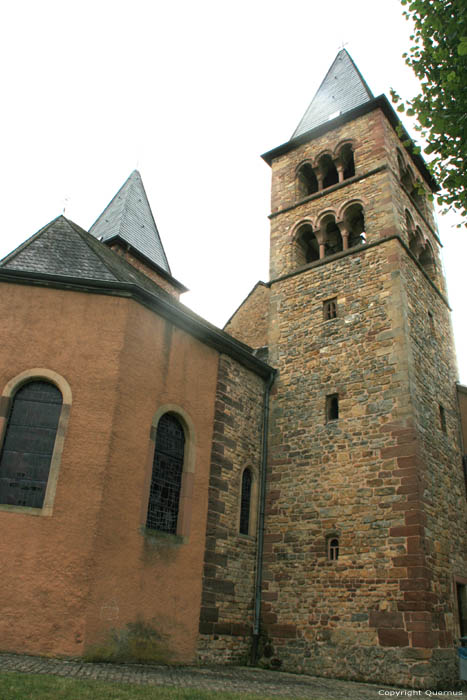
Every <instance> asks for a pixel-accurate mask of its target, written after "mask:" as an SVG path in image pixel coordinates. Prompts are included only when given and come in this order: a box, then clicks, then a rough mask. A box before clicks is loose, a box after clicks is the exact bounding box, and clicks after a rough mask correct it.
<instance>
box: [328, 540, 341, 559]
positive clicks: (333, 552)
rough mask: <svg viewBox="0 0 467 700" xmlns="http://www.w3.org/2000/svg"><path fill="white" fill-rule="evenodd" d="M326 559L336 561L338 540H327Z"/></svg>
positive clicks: (337, 557)
mask: <svg viewBox="0 0 467 700" xmlns="http://www.w3.org/2000/svg"><path fill="white" fill-rule="evenodd" d="M328 559H329V561H337V560H338V559H339V538H338V537H330V538H329V539H328Z"/></svg>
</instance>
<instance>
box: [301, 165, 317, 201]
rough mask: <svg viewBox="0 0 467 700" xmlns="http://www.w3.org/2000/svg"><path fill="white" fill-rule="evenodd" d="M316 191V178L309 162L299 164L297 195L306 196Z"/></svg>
mask: <svg viewBox="0 0 467 700" xmlns="http://www.w3.org/2000/svg"><path fill="white" fill-rule="evenodd" d="M317 191H318V180H317V178H316V175H315V172H314V170H313V168H312V167H311V165H310V163H305V164H304V165H302V166H301V168H300V169H299V171H298V173H297V196H298V198H299V199H302V198H303V197H308V195H310V194H314V193H315V192H317Z"/></svg>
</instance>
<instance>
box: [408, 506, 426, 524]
mask: <svg viewBox="0 0 467 700" xmlns="http://www.w3.org/2000/svg"><path fill="white" fill-rule="evenodd" d="M405 522H406V524H407V525H415V524H416V523H417V524H420V525H426V515H425V513H424V512H423V511H421V510H411V511H409V512H407V513H406V515H405Z"/></svg>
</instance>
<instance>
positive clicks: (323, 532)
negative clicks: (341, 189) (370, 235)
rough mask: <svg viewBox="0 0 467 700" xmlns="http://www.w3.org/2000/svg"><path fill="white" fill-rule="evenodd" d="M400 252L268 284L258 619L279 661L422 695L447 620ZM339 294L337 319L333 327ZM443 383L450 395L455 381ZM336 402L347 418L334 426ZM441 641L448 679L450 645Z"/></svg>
mask: <svg viewBox="0 0 467 700" xmlns="http://www.w3.org/2000/svg"><path fill="white" fill-rule="evenodd" d="M404 256H405V257H407V253H406V251H405V249H404V248H403V247H402V245H401V244H400V242H399V241H398V240H397V239H393V240H388V241H386V242H381V244H379V245H376V246H374V247H373V246H371V247H370V246H369V247H368V248H367V249H361V250H359V251H355V252H350V253H349V254H348V255H346V256H344V257H341V258H340V259H337V260H329V261H323V263H322V264H320V265H316V264H314V266H312V267H311V268H310V269H309V270H307V271H303V272H301V273H299V274H297V275H294V276H291V277H289V278H287V279H284V280H280V281H277V282H276V283H273V284H272V285H271V325H270V339H269V346H270V362H271V364H272V365H273V366H276V367H277V368H278V369H279V377H278V379H277V381H276V385H275V394H274V402H273V411H272V425H271V443H270V444H271V452H270V455H271V462H270V472H269V477H268V483H269V492H268V507H267V520H266V524H267V534H266V540H265V541H266V545H265V547H266V554H265V569H266V573H265V580H266V583H265V588H266V590H265V593H264V596H263V601H264V605H263V612H264V615H263V621H264V623H265V631H266V634H267V636H268V638H269V640H270V642H271V648H272V649H273V657H272V659H273V660H274V663H276V664H280V663H282V664H283V666H285V667H286V668H294V669H299V670H306V671H308V672H310V673H319V674H325V675H330V676H336V675H338V676H341V677H347V678H352V677H353V678H356V679H357V678H360V679H367V680H370V679H372V680H375V679H380V680H381V681H383V680H384V681H385V682H394V683H399V684H400V683H402V684H404V683H407V684H414V683H415V684H419V685H423V684H427V683H433V682H436V681H437V680H438V678H437V677H436V673H437V672H438V671H439V667H437V668H435V665H434V664H433V662H431V663H427V662H426V661H427V659H430V658H431V657H432V646H430V644H426V643H425V642H426V639H425V637H424V634H423V630H425V631H426V630H427V627H428V626H429V625H430V633H429V636H430V639H431V638H432V634H433V630H434V629H436V631H437V632H436V634H438V633H439V631H440V629H441V627H442V624H443V623H441V622H439V618H437V617H431V613H432V608H431V607H430V605H431V604H432V598H431V594H430V591H429V590H427V588H428V585H429V584H428V581H429V576H428V574H427V568H429V566H430V565H431V562H430V561H429V560H428V558H427V553H426V552H425V551H423V552H422V551H421V549H420V548H421V547H422V545H421V540H419V539H418V538H423V531H424V525H425V522H426V520H425V518H426V517H428V515H427V514H426V513H425V501H424V496H423V494H424V475H423V469H422V468H421V467H420V465H419V461H420V460H422V459H423V456H422V454H423V447H422V440H421V439H420V435H419V433H418V430H417V423H416V420H415V418H414V395H413V392H414V386H413V382H414V381H415V378H414V377H413V376H412V370H413V367H412V360H411V355H410V352H411V338H410V333H409V325H408V312H406V311H405V298H406V294H407V292H406V289H405V281H403V280H401V273H400V269H401V265H402V259H403V258H404ZM410 264H412V265H413V266H416V264H415V263H414V262H413V261H412V260H411V259H410ZM418 275H419V276H420V278H423V280H424V282H423V283H424V285H425V287H426V288H429V290H431V291H430V292H428V293H429V294H430V295H431V292H432V291H433V290H432V287H431V285H430V284H429V282H427V280H426V278H425V277H424V275H423V273H422V272H421V271H419V270H418ZM414 294H416V292H414ZM433 294H434V295H436V293H435V292H433ZM331 297H336V298H337V318H336V319H332V320H327V321H326V320H324V318H323V308H322V307H323V301H324V300H326V299H327V298H331ZM437 298H438V299H439V297H437ZM440 303H442V302H440ZM425 315H426V317H428V315H427V314H425ZM447 342H448V341H447ZM448 356H449V353H448ZM420 371H423V366H422V367H421V369H420ZM446 381H447V382H448V384H449V381H451V385H450V386H451V392H452V386H453V384H452V381H453V379H452V376H451V379H449V378H446ZM445 390H446V391H449V388H446V389H445ZM331 394H338V396H339V418H338V419H337V420H331V421H329V420H328V421H326V412H325V404H326V396H328V395H331ZM449 405H450V404H448V406H449ZM451 458H452V455H451ZM329 537H339V542H340V553H339V559H338V560H337V561H330V560H329V559H328V556H327V550H326V542H327V538H329ZM422 549H423V547H422ZM432 593H433V591H432ZM451 600H452V598H451ZM449 605H452V602H451V603H448V607H449ZM436 639H437V640H440V641H439V642H438V641H437V643H436V646H437V647H439V648H438V658H439V659H444V660H446V658H447V659H450V660H449V663H447V664H445V671H446V675H447V676H449V675H450V674H451V678H452V672H453V667H452V647H451V649H448V643H449V642H448V639H447V638H444V637H442V636H438V637H436ZM445 657H446V658H445Z"/></svg>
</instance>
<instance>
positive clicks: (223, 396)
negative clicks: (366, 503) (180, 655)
mask: <svg viewBox="0 0 467 700" xmlns="http://www.w3.org/2000/svg"><path fill="white" fill-rule="evenodd" d="M263 391H264V388H263V380H262V379H260V378H259V377H257V376H256V375H254V374H253V373H252V372H250V371H249V370H247V369H245V368H244V367H242V366H240V365H239V364H237V363H236V362H235V360H233V359H231V358H229V357H227V356H225V355H222V356H221V358H220V361H219V374H218V384H217V398H216V404H215V416H214V436H213V445H212V455H211V475H210V482H209V505H208V520H207V530H206V550H205V560H204V576H203V592H202V602H201V605H202V607H201V615H200V624H199V638H198V659H199V661H201V662H211V663H212V662H222V663H225V662H226V661H227V662H228V661H235V662H245V660H246V658H247V655H248V653H249V650H250V643H251V634H252V622H253V619H252V616H253V596H254V579H255V562H256V520H257V508H258V485H259V484H258V482H259V475H260V460H261V442H262V414H263ZM247 467H248V468H249V469H250V470H251V471H252V475H253V488H252V498H251V510H250V534H248V535H242V534H240V533H239V523H240V495H241V480H242V474H243V471H244V469H245V468H247Z"/></svg>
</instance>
